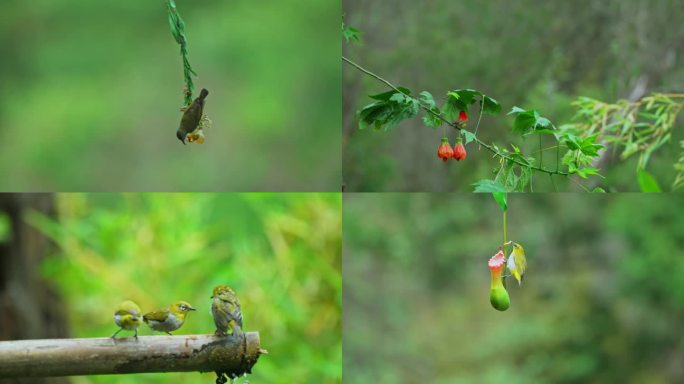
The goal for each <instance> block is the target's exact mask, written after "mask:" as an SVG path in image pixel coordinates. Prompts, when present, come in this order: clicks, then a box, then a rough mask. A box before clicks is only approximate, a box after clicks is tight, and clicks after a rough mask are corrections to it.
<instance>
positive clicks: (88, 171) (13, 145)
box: [0, 0, 342, 192]
mask: <svg viewBox="0 0 684 384" xmlns="http://www.w3.org/2000/svg"><path fill="white" fill-rule="evenodd" d="M176 4H177V6H178V10H179V12H180V14H181V16H182V17H183V19H184V21H185V23H186V32H187V38H188V44H189V52H190V63H191V64H192V66H193V68H194V69H195V71H196V72H197V73H198V75H199V77H198V78H196V79H195V84H196V87H197V92H198V91H199V89H201V88H202V87H205V88H207V89H209V91H210V95H209V97H208V98H207V106H206V109H205V111H206V113H207V114H208V116H209V117H210V118H211V119H212V120H213V127H211V128H210V129H208V130H206V131H205V134H206V136H207V141H206V142H205V144H203V145H197V144H194V145H189V146H183V145H182V144H181V143H180V142H179V141H178V139H177V138H176V137H175V131H176V129H177V128H178V124H179V122H180V118H181V112H180V111H179V108H180V107H181V105H182V101H183V95H182V90H183V87H184V81H183V67H182V62H181V57H180V53H179V46H178V44H177V43H176V42H175V40H174V39H173V37H172V36H171V31H170V29H169V23H168V20H167V9H166V1H165V0H156V1H138V0H120V1H102V0H101V1H85V0H64V1H58V2H55V1H52V0H8V1H3V4H2V5H3V8H2V12H0V46H2V47H3V50H2V60H0V84H2V86H1V87H0V174H2V175H3V177H2V179H1V180H0V190H10V191H174V192H176V191H255V190H257V191H261V190H267V191H280V190H286V191H293V190H294V191H330V190H332V191H338V190H339V185H340V179H341V169H340V160H339V159H340V157H341V156H340V133H339V127H340V111H341V104H342V103H341V95H340V92H339V87H340V78H341V77H340V76H341V75H340V63H339V52H340V49H341V48H340V42H339V41H340V39H339V20H340V2H339V1H317V0H290V1H279V0H267V1H261V2H259V6H258V7H255V6H254V3H253V2H251V1H247V0H234V1H221V0H204V1H186V0H177V2H176Z"/></svg>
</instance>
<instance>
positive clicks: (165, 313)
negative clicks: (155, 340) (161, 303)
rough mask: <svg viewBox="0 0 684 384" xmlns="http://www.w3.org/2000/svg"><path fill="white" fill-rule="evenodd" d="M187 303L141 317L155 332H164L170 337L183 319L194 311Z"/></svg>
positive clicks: (180, 302) (182, 302)
mask: <svg viewBox="0 0 684 384" xmlns="http://www.w3.org/2000/svg"><path fill="white" fill-rule="evenodd" d="M194 310H195V308H193V307H192V306H191V305H190V304H189V303H188V302H187V301H179V302H177V303H173V304H171V306H170V307H169V309H162V310H160V311H155V312H149V313H146V314H145V315H144V316H143V320H144V321H145V322H146V323H147V324H148V325H149V326H150V328H152V329H153V330H155V331H158V332H166V333H168V334H169V335H171V331H175V330H176V329H178V328H180V327H181V326H182V325H183V323H185V317H186V316H187V315H188V313H189V312H190V311H194Z"/></svg>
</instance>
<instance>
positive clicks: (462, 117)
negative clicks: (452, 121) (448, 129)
mask: <svg viewBox="0 0 684 384" xmlns="http://www.w3.org/2000/svg"><path fill="white" fill-rule="evenodd" d="M458 119H459V120H460V121H462V122H464V123H465V122H466V121H468V114H467V113H465V111H461V113H459V114H458Z"/></svg>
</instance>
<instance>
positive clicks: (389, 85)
mask: <svg viewBox="0 0 684 384" xmlns="http://www.w3.org/2000/svg"><path fill="white" fill-rule="evenodd" d="M342 61H344V62H346V63H347V64H349V65H351V66H353V67H355V68H356V69H358V70H359V71H361V72H363V73H365V74H366V75H368V76H370V77H372V78H374V79H376V80H378V81H380V82H382V83H384V84H385V85H387V86H388V87H390V88H392V89H393V90H395V91H397V92H399V93H401V94H402V95H404V96H406V97H410V98H411V99H414V100H418V102H419V103H420V106H421V108H423V109H424V110H425V111H427V112H428V113H430V114H432V115H433V116H435V117H437V118H439V119H440V120H442V121H443V122H444V123H446V124H448V125H450V126H452V127H454V128H456V129H457V130H459V131H460V130H461V129H462V128H461V127H459V126H458V125H457V124H455V123H452V122H450V121H449V120H447V119H446V118H444V116H442V115H441V114H439V113H436V112H434V111H432V110H431V109H430V108H429V107H428V106H426V105H424V104H423V102H422V101H421V100H420V99H416V98H414V97H413V96H411V95H408V94H406V93H404V92H402V91H401V90H400V89H399V88H397V87H395V86H394V85H393V84H392V83H390V82H389V81H387V80H385V79H383V78H382V77H380V76H378V75H376V74H375V73H373V72H371V71H369V70H367V69H366V68H363V67H362V66H360V65H358V64H356V63H355V62H353V61H351V60H349V59H348V58H346V57H344V56H342ZM473 136H474V141H475V142H477V143H478V144H479V145H481V146H483V147H485V148H486V149H487V150H488V151H490V152H492V153H493V154H494V155H495V156H498V157H501V158H502V159H506V160H508V161H510V162H513V163H515V164H518V165H520V166H522V167H525V168H528V169H532V170H535V171H538V172H544V173H548V174H550V175H563V176H568V175H570V174H569V173H567V172H560V171H559V170H555V171H552V170H549V169H545V168H542V167H533V166H531V165H528V164H525V163H523V162H522V161H519V160H516V159H514V158H512V157H510V156H507V155H505V154H503V153H501V152H499V151H497V150H496V149H494V147H492V146H490V145H489V144H487V143H485V142H483V141H482V140H480V139H478V138H477V136H475V135H473Z"/></svg>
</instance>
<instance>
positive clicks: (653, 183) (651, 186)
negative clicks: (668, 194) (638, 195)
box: [637, 169, 662, 192]
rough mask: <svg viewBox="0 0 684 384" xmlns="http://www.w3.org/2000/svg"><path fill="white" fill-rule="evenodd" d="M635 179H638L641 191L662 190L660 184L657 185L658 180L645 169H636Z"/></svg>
mask: <svg viewBox="0 0 684 384" xmlns="http://www.w3.org/2000/svg"><path fill="white" fill-rule="evenodd" d="M637 179H638V180H639V187H641V192H662V190H661V189H660V185H658V181H657V180H656V179H655V177H653V175H651V174H650V173H648V172H647V171H646V170H645V169H640V170H639V171H638V173H637Z"/></svg>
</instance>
